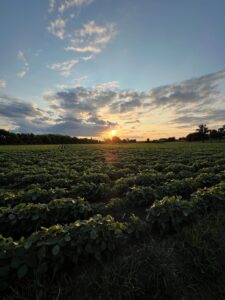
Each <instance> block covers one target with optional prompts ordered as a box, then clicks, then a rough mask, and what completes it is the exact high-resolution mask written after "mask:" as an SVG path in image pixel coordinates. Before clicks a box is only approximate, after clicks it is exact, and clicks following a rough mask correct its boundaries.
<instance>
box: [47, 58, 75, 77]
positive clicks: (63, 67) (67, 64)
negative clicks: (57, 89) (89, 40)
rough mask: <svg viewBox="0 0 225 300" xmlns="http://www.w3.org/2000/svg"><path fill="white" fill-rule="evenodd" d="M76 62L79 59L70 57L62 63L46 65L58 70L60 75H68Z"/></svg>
mask: <svg viewBox="0 0 225 300" xmlns="http://www.w3.org/2000/svg"><path fill="white" fill-rule="evenodd" d="M78 62H79V60H77V59H71V60H67V61H64V62H62V63H56V64H52V65H47V67H48V68H49V69H51V70H54V71H57V72H59V73H60V74H61V75H62V76H65V77H68V76H69V75H70V74H71V72H72V70H73V68H74V66H75V65H76V64H77V63H78Z"/></svg>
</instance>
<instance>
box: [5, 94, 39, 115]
mask: <svg viewBox="0 0 225 300" xmlns="http://www.w3.org/2000/svg"><path fill="white" fill-rule="evenodd" d="M0 115H2V116H4V117H10V118H26V117H37V116H40V115H42V112H41V110H40V109H38V108H37V107H36V106H35V105H34V104H32V103H28V102H25V101H23V100H21V99H19V98H15V97H10V96H7V95H2V96H0Z"/></svg>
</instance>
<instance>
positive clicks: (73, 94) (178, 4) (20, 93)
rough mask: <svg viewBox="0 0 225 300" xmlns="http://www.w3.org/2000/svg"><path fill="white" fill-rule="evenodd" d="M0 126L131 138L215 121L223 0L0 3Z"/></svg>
mask: <svg viewBox="0 0 225 300" xmlns="http://www.w3.org/2000/svg"><path fill="white" fill-rule="evenodd" d="M0 28H1V30H0V41H1V44H0V66H1V67H0V128H5V129H9V130H14V131H16V132H33V133H59V134H66V135H72V136H86V137H98V138H104V137H108V136H109V132H110V131H111V130H116V133H117V135H119V136H120V137H123V138H127V137H129V138H136V139H138V140H142V139H146V138H150V139H155V138H160V137H168V136H176V137H179V136H185V135H186V134H187V133H189V132H191V131H193V130H194V129H195V128H196V126H197V125H198V124H200V123H207V124H208V126H209V127H214V128H218V127H219V126H220V125H223V124H225V1H224V0H213V1H212V0H186V1H181V0H1V1H0Z"/></svg>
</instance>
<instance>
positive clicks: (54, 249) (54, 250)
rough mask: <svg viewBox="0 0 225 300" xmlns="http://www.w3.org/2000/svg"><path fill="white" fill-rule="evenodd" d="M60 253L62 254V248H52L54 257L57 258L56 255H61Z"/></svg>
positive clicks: (56, 246) (57, 246)
mask: <svg viewBox="0 0 225 300" xmlns="http://www.w3.org/2000/svg"><path fill="white" fill-rule="evenodd" d="M59 252H60V247H59V245H55V246H54V247H53V248H52V254H53V255H54V256H56V255H58V254H59Z"/></svg>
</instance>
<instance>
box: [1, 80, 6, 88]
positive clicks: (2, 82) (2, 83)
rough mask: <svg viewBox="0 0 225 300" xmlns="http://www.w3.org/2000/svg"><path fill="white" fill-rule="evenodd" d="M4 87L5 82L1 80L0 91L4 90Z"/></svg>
mask: <svg viewBox="0 0 225 300" xmlns="http://www.w3.org/2000/svg"><path fill="white" fill-rule="evenodd" d="M5 87H6V81H5V80H3V79H1V80H0V89H4V88H5Z"/></svg>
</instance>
